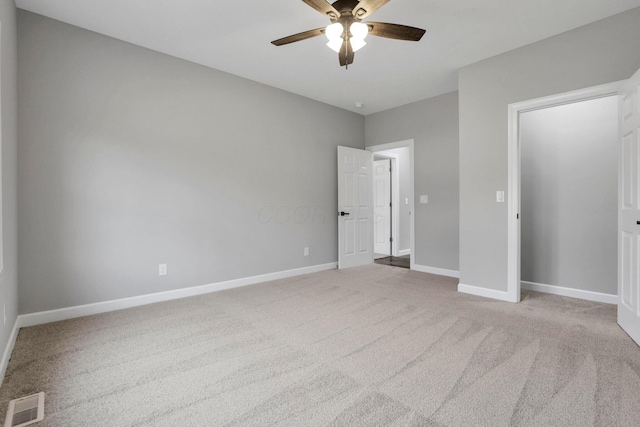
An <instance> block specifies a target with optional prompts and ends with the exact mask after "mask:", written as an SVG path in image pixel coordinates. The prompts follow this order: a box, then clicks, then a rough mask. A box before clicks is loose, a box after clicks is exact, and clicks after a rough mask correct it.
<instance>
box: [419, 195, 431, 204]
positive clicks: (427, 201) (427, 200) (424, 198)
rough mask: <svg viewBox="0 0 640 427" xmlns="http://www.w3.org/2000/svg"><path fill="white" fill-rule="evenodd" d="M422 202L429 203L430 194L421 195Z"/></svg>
mask: <svg viewBox="0 0 640 427" xmlns="http://www.w3.org/2000/svg"><path fill="white" fill-rule="evenodd" d="M420 203H429V196H420Z"/></svg>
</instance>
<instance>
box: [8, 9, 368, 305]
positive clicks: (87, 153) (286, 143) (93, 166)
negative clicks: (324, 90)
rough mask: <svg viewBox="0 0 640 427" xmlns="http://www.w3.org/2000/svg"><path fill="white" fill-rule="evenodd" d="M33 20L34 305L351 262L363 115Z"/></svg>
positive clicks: (28, 155)
mask: <svg viewBox="0 0 640 427" xmlns="http://www.w3.org/2000/svg"><path fill="white" fill-rule="evenodd" d="M18 27H19V28H18V30H19V34H18V35H19V39H18V40H19V46H18V53H19V74H20V81H19V134H20V150H19V169H18V170H19V176H18V180H19V183H18V185H19V194H20V200H19V207H18V209H19V215H20V225H19V227H20V229H19V231H20V260H21V261H20V311H21V313H30V312H35V311H41V310H49V309H55V308H60V307H68V306H74V305H79V304H87V303H92V302H99V301H106V300H112V299H117V298H124V297H130V296H136V295H143V294H149V293H154V292H161V291H166V290H173V289H179V288H184V287H191V286H197V285H204V284H209V283H216V282H220V281H225V280H230V279H234V278H243V277H250V276H255V275H260V274H265V273H270V272H278V271H283V270H289V269H294V268H300V267H305V266H312V265H320V264H325V263H330V262H336V260H337V219H336V216H335V212H336V211H337V195H336V194H337V165H336V163H337V154H336V153H337V150H336V146H337V145H346V146H351V147H356V148H364V118H363V117H362V116H360V115H358V114H354V113H351V112H348V111H345V110H341V109H338V108H335V107H331V106H328V105H325V104H322V103H319V102H316V101H312V100H309V99H306V98H303V97H300V96H297V95H293V94H290V93H287V92H284V91H281V90H277V89H274V88H271V87H268V86H264V85H261V84H257V83H255V82H251V81H248V80H244V79H241V78H238V77H234V76H231V75H229V74H225V73H222V72H217V71H215V70H212V69H209V68H205V67H202V66H199V65H195V64H192V63H189V62H186V61H183V60H179V59H176V58H172V57H169V56H166V55H163V54H159V53H157V52H153V51H150V50H146V49H143V48H140V47H136V46H133V45H130V44H127V43H123V42H120V41H117V40H115V39H111V38H109V37H106V36H102V35H99V34H96V33H92V32H89V31H86V30H83V29H80V28H77V27H73V26H70V25H67V24H64V23H61V22H57V21H54V20H51V19H48V18H44V17H41V16H38V15H35V14H32V13H29V12H25V11H20V12H19V14H18ZM328 124H330V125H328ZM304 247H309V248H310V255H309V256H308V257H304V256H303V248H304ZM161 263H166V264H167V265H168V275H167V276H163V277H159V276H158V265H159V264H161Z"/></svg>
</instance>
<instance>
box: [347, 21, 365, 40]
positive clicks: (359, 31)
mask: <svg viewBox="0 0 640 427" xmlns="http://www.w3.org/2000/svg"><path fill="white" fill-rule="evenodd" d="M349 32H350V33H351V36H352V38H355V39H361V40H363V41H364V39H365V37H367V34H369V26H368V25H367V24H363V23H362V22H354V23H352V24H351V26H350V27H349Z"/></svg>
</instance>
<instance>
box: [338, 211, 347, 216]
mask: <svg viewBox="0 0 640 427" xmlns="http://www.w3.org/2000/svg"><path fill="white" fill-rule="evenodd" d="M348 215H349V212H338V216H348Z"/></svg>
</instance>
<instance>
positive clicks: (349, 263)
mask: <svg viewBox="0 0 640 427" xmlns="http://www.w3.org/2000/svg"><path fill="white" fill-rule="evenodd" d="M372 262H373V153H372V152H370V151H365V150H358V149H355V148H349V147H338V268H349V267H355V266H357V265H363V264H370V263H372Z"/></svg>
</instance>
